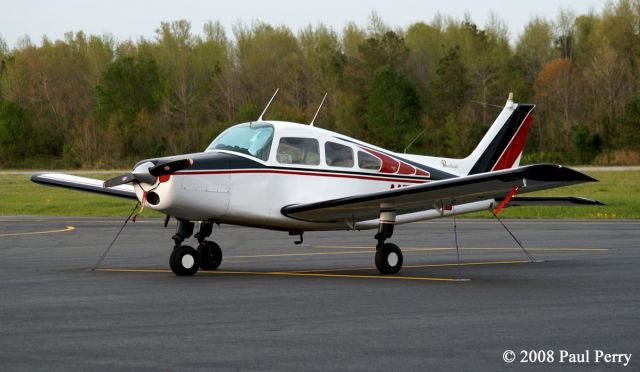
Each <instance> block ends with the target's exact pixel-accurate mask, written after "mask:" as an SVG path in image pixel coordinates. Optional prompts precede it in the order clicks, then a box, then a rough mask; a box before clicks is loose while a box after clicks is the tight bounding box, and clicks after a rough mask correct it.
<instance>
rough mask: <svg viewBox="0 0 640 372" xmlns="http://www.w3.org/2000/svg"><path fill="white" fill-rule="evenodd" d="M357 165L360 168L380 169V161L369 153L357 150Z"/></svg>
mask: <svg viewBox="0 0 640 372" xmlns="http://www.w3.org/2000/svg"><path fill="white" fill-rule="evenodd" d="M358 166H359V167H360V168H362V169H371V170H380V168H381V167H382V161H381V160H380V159H378V158H377V157H375V156H373V155H371V154H369V153H366V152H364V151H358Z"/></svg>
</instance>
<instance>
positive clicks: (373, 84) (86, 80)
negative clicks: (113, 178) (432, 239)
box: [0, 0, 640, 168]
mask: <svg viewBox="0 0 640 372" xmlns="http://www.w3.org/2000/svg"><path fill="white" fill-rule="evenodd" d="M639 87H640V0H619V1H615V2H610V3H608V4H607V5H606V6H605V8H604V9H603V11H602V12H600V13H594V12H591V13H588V14H580V15H577V14H574V13H573V12H571V11H569V10H560V11H559V13H558V15H557V17H556V18H555V19H552V20H548V19H544V18H532V19H531V20H530V21H529V22H528V24H527V25H526V27H525V29H524V31H523V32H522V33H521V34H520V35H519V36H518V37H517V39H516V40H514V42H513V43H511V42H510V39H509V30H508V29H507V27H506V25H505V24H504V22H503V21H501V20H500V19H499V18H498V17H495V16H492V17H491V19H490V20H489V22H487V24H486V26H485V28H484V29H480V28H479V27H478V26H477V25H476V24H474V23H473V21H472V20H471V19H470V18H469V17H466V18H464V19H454V18H451V17H446V16H440V15H439V16H436V17H435V18H434V19H433V20H432V21H431V22H430V23H425V22H419V23H415V24H412V25H410V26H408V27H406V28H393V27H391V26H389V25H387V24H385V23H384V21H383V20H382V18H381V17H380V16H378V15H377V14H375V13H373V14H372V15H371V16H370V20H369V22H368V24H367V25H365V26H358V25H356V24H353V23H350V24H347V25H346V26H345V27H344V29H343V30H341V31H340V32H337V31H336V30H334V29H332V28H330V27H327V26H324V25H322V24H320V25H316V26H308V27H306V28H304V29H301V30H300V31H298V32H295V33H294V32H293V31H292V30H290V29H289V28H288V27H286V26H274V25H270V24H265V23H253V24H250V25H245V24H237V25H235V26H234V27H233V30H232V37H230V36H228V35H227V32H226V30H225V29H224V27H223V26H222V25H221V24H220V23H218V22H209V23H207V24H206V25H205V26H204V29H203V30H202V32H200V33H197V32H193V31H192V30H191V25H190V23H189V22H188V21H186V20H179V21H174V22H170V23H169V22H167V23H161V24H160V26H159V27H158V29H157V30H156V33H155V37H154V38H152V39H144V38H140V39H138V40H137V41H131V40H125V41H118V40H115V39H114V38H113V37H112V36H110V35H100V36H97V35H86V34H85V33H83V32H75V33H67V34H66V35H65V37H64V40H55V41H52V40H49V39H47V38H46V37H45V38H44V39H43V40H42V42H41V43H40V45H35V44H34V43H32V42H31V41H30V40H29V39H28V38H26V37H25V38H24V39H21V40H20V41H19V42H18V43H17V46H16V47H14V48H12V49H10V48H8V47H7V44H6V42H4V41H3V40H2V39H1V38H0V166H2V167H5V168H6V167H65V168H74V167H83V168H113V167H125V168H127V167H130V166H131V165H132V163H133V162H134V161H135V160H138V159H140V158H144V157H152V156H163V155H170V154H177V153H188V152H196V151H201V150H202V149H204V148H205V147H206V146H207V144H208V143H209V142H210V141H211V140H212V139H213V138H214V137H215V136H216V135H217V134H218V133H220V132H221V131H222V130H224V129H225V128H227V127H228V126H230V125H232V124H235V123H238V122H244V121H251V120H255V119H257V118H258V116H259V114H260V111H261V110H262V108H263V106H264V105H265V104H266V102H267V101H268V99H269V98H270V96H271V95H272V94H273V92H274V91H275V89H276V88H280V93H279V95H278V97H277V98H276V100H275V101H274V103H273V105H272V107H271V108H270V109H269V111H268V112H267V114H266V115H265V119H274V120H287V121H296V122H302V123H305V122H309V121H310V120H311V118H312V117H313V114H314V113H315V111H316V109H317V107H318V104H319V102H320V100H321V99H322V97H323V95H324V94H325V92H327V93H328V97H327V101H326V102H325V105H324V107H323V108H322V110H321V111H320V114H319V116H318V118H317V119H316V125H317V126H319V127H323V128H327V129H330V130H335V131H338V132H340V133H343V134H346V135H350V136H354V137H356V138H359V139H362V140H364V141H367V142H371V143H373V144H376V145H379V146H382V147H386V148H389V149H392V150H395V151H404V149H405V148H406V147H407V145H409V144H410V143H411V142H412V141H413V140H414V139H416V138H417V140H415V141H414V142H413V143H412V144H411V147H410V148H409V149H408V151H409V152H412V153H419V154H433V155H442V156H452V157H462V156H465V155H467V154H468V153H469V152H470V151H471V150H472V149H473V147H474V146H475V145H476V143H477V142H478V141H479V139H480V138H481V136H482V135H483V134H484V132H485V131H486V130H487V128H488V127H489V125H490V124H491V122H492V121H493V119H494V118H495V117H496V115H497V114H498V112H499V111H500V107H502V106H503V105H504V101H505V99H506V97H507V94H508V92H513V93H514V95H515V98H516V101H518V102H533V103H536V104H537V105H538V106H537V108H536V111H535V121H534V124H533V125H532V127H531V129H530V134H529V137H528V142H527V146H526V149H525V156H524V158H523V163H527V162H542V161H546V162H564V163H570V164H590V163H593V164H638V163H640V89H639Z"/></svg>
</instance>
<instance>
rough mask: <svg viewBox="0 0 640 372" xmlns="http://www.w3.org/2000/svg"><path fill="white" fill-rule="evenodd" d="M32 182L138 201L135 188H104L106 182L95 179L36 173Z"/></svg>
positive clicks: (126, 186) (129, 186) (123, 186)
mask: <svg viewBox="0 0 640 372" xmlns="http://www.w3.org/2000/svg"><path fill="white" fill-rule="evenodd" d="M31 181H33V182H35V183H40V184H43V185H50V186H58V187H66V188H68V189H74V190H82V191H88V192H94V193H97V194H103V195H111V196H118V197H121V198H127V199H137V197H136V193H135V191H134V190H133V186H131V185H120V186H116V187H109V188H104V187H103V186H102V185H103V183H104V181H102V180H98V179H95V178H86V177H79V176H72V175H70V174H64V173H36V174H34V175H32V176H31Z"/></svg>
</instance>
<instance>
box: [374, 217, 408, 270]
mask: <svg viewBox="0 0 640 372" xmlns="http://www.w3.org/2000/svg"><path fill="white" fill-rule="evenodd" d="M395 222H396V214H395V211H394V210H382V211H381V212H380V225H379V226H378V233H377V234H376V236H375V238H376V239H377V240H378V245H377V246H376V268H377V269H378V271H379V272H380V273H381V274H396V273H397V272H398V271H400V269H401V268H402V251H401V250H400V248H398V246H397V245H395V244H393V243H385V242H384V241H385V240H387V239H388V238H390V237H391V236H392V235H393V226H394V224H395Z"/></svg>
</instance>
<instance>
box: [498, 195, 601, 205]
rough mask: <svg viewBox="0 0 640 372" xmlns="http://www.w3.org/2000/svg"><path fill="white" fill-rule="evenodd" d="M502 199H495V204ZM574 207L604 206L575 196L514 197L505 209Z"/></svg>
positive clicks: (595, 201)
mask: <svg viewBox="0 0 640 372" xmlns="http://www.w3.org/2000/svg"><path fill="white" fill-rule="evenodd" d="M503 200H504V198H496V201H497V202H501V201H503ZM576 205H605V204H604V203H601V202H599V201H597V200H591V199H587V198H581V197H576V196H516V197H514V198H511V200H509V202H508V203H507V207H533V206H540V207H542V206H544V207H565V206H576Z"/></svg>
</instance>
